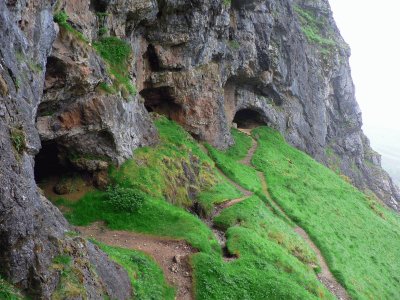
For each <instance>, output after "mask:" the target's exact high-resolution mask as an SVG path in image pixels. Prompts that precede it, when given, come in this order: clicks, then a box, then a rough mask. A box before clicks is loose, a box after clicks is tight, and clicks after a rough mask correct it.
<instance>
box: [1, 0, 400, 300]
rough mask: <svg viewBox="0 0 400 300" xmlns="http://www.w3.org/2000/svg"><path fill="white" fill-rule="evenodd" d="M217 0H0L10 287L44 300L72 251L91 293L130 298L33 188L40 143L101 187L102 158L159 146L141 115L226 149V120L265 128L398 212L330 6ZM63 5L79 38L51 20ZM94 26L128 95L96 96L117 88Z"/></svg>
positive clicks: (4, 240) (4, 259)
mask: <svg viewBox="0 0 400 300" xmlns="http://www.w3.org/2000/svg"><path fill="white" fill-rule="evenodd" d="M226 2H227V1H223V0H202V1H199V0H187V1H181V0H158V1H156V0H129V1H128V0H114V1H108V0H83V1H81V0H68V1H66V0H59V1H50V0H48V1H33V0H12V1H11V0H8V1H5V0H0V59H1V60H0V99H1V102H0V162H1V168H0V266H1V267H0V272H1V273H3V274H4V275H6V276H7V277H8V278H9V279H10V280H11V281H13V282H14V283H16V284H17V285H18V286H19V287H21V288H22V289H25V290H29V291H30V292H31V294H33V295H34V296H37V297H44V298H48V297H50V295H51V294H52V293H53V292H54V290H55V289H56V287H57V284H58V282H59V275H58V272H57V271H56V270H55V269H54V268H51V265H52V261H53V259H54V257H56V256H57V255H59V254H62V253H65V251H66V250H65V249H66V248H68V249H82V251H81V252H82V253H85V254H84V256H85V261H86V262H85V264H84V266H86V267H87V266H88V265H90V264H91V265H93V266H95V269H96V272H97V275H96V276H98V279H96V280H95V279H94V277H96V276H94V274H92V273H90V272H89V271H88V270H87V269H85V267H82V268H81V272H82V274H83V275H84V278H86V279H85V280H86V281H85V287H86V290H87V291H88V292H87V293H88V295H87V296H88V297H89V298H99V297H102V296H101V295H104V294H108V295H109V296H110V297H111V298H120V299H124V298H127V297H129V294H130V291H131V289H130V287H129V280H128V279H127V275H126V273H125V272H124V271H122V270H121V269H120V268H119V267H118V266H116V265H115V264H112V263H110V262H108V261H107V260H106V258H105V257H104V254H102V253H101V252H100V251H99V250H98V249H97V248H96V247H94V246H93V245H91V244H90V243H86V242H84V241H81V240H79V239H72V238H68V237H65V232H66V231H67V230H68V224H67V222H66V221H65V219H64V218H63V216H62V215H61V214H60V212H59V211H58V210H57V209H56V208H54V207H53V206H52V205H51V204H50V203H49V202H48V201H47V200H46V199H45V198H44V197H43V196H41V195H40V193H39V192H38V188H37V186H36V183H35V180H34V171H33V166H34V157H35V155H37V153H38V152H39V151H40V148H41V144H42V145H44V146H46V145H51V147H54V149H57V151H59V155H58V156H57V157H55V159H56V160H57V159H60V160H63V161H68V163H70V164H71V165H72V166H73V167H74V168H76V169H77V170H85V171H87V172H90V173H93V174H94V175H95V176H94V177H95V178H98V181H99V185H105V184H106V178H105V176H104V170H105V169H106V168H107V166H108V165H109V164H110V163H115V164H120V163H122V162H123V161H124V160H125V159H127V158H128V157H130V156H131V155H132V151H133V149H135V148H137V147H140V146H144V145H150V144H153V143H156V142H157V133H156V131H155V129H154V126H153V125H152V122H151V119H150V117H149V115H148V111H155V112H158V113H161V114H164V115H166V116H168V117H169V118H171V119H173V120H175V121H177V122H179V123H180V124H182V125H183V126H184V127H185V128H186V129H187V130H188V131H189V132H191V134H192V135H193V136H194V137H196V138H198V139H200V140H206V141H209V142H211V143H213V144H214V145H215V146H217V147H220V148H225V147H227V146H229V145H230V144H232V142H233V140H232V137H231V135H230V128H231V127H232V126H235V124H234V120H235V123H239V126H252V124H253V123H257V124H267V125H269V126H271V127H274V128H276V129H278V130H279V131H280V132H281V133H282V134H283V135H284V136H285V138H286V139H287V141H288V142H290V143H291V144H292V145H294V146H296V147H297V148H299V149H302V150H304V151H306V152H307V153H309V154H310V155H311V156H313V157H314V158H316V159H317V160H319V161H321V162H323V163H325V164H326V165H329V166H330V167H331V168H333V169H335V170H338V171H340V172H342V173H343V174H344V175H346V176H348V177H350V178H351V180H352V181H353V182H354V184H355V185H356V186H358V187H359V188H361V189H364V190H371V191H373V192H374V193H375V194H376V195H377V196H378V197H379V198H380V199H382V200H383V201H384V202H385V203H386V204H387V205H389V206H390V207H392V208H393V209H395V210H399V209H400V208H399V204H398V203H399V201H400V191H399V189H398V188H397V187H396V186H395V185H394V184H393V182H392V180H391V179H390V177H389V176H388V175H387V174H386V172H384V171H383V170H382V168H381V167H380V156H379V154H377V153H376V152H374V151H373V150H372V149H371V147H370V145H369V141H368V139H367V138H366V137H365V135H364V134H363V132H362V130H361V126H362V120H361V112H360V109H359V107H358V105H357V102H356V100H355V97H354V86H353V83H352V79H351V74H350V68H349V63H348V57H349V55H350V51H349V49H348V46H347V45H346V43H345V42H344V41H343V39H342V38H341V36H340V33H339V31H338V29H337V28H336V25H335V23H334V20H333V18H332V13H331V11H330V7H329V4H328V1H327V0H294V1H289V0H268V1H265V0H263V1H262V0H247V1H244V0H232V1H231V3H230V4H228V3H226ZM60 10H64V11H65V12H66V13H67V14H68V16H69V20H68V24H69V25H70V26H71V27H72V28H74V30H76V31H77V32H80V33H81V34H82V35H83V37H84V38H85V41H82V40H80V39H79V38H77V37H76V35H75V36H74V34H71V32H68V31H65V30H63V29H62V28H60V27H59V26H58V25H57V24H55V23H54V22H53V13H54V11H60ZM104 29H106V31H108V33H109V34H110V35H112V36H117V37H119V38H120V39H124V40H125V41H127V42H128V43H129V45H130V47H131V49H132V54H131V56H130V57H129V66H128V73H129V74H128V80H129V81H130V82H131V83H132V84H135V85H136V87H137V90H138V94H137V95H132V94H129V93H126V91H125V92H124V90H123V89H122V90H121V91H118V92H115V93H105V92H104V91H101V89H99V86H100V84H101V83H111V82H112V81H113V76H112V75H110V72H109V70H108V66H107V63H106V62H105V61H104V60H103V59H102V58H101V57H100V56H99V55H98V53H97V52H96V51H95V50H94V47H93V44H94V42H95V41H97V40H99V35H100V32H101V31H102V30H104ZM247 119H248V120H247ZM46 147H47V146H46ZM51 147H50V148H48V149H53V148H51ZM182 167H183V169H184V171H185V175H186V177H187V178H189V179H190V180H195V178H194V177H196V172H192V171H191V170H189V169H188V168H187V167H185V166H182ZM192 177H193V178H192ZM193 193H194V192H193ZM67 252H68V251H67ZM68 253H69V254H71V255H72V256H73V253H75V252H74V251H72V252H71V251H69V252H68ZM77 268H79V266H77ZM92 279H93V280H92Z"/></svg>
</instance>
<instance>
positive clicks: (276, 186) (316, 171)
mask: <svg viewBox="0 0 400 300" xmlns="http://www.w3.org/2000/svg"><path fill="white" fill-rule="evenodd" d="M253 135H254V136H255V137H256V138H257V140H258V143H259V147H258V149H257V151H256V153H255V156H254V158H253V164H254V165H255V166H257V168H258V169H259V170H261V171H263V172H264V174H265V176H266V178H267V181H268V185H269V189H270V193H271V195H272V197H273V198H274V200H275V201H276V202H277V203H279V205H280V206H281V207H282V208H283V209H284V210H285V212H286V213H287V214H288V215H289V216H290V217H291V218H292V220H294V221H296V222H297V223H298V224H299V225H300V226H301V227H302V228H303V229H305V230H306V231H307V233H308V234H309V235H310V236H311V238H312V239H313V241H314V243H315V244H316V245H317V246H318V247H319V248H320V250H321V252H322V253H323V255H324V257H325V259H326V260H327V262H328V265H329V267H330V269H331V271H332V273H333V274H334V275H335V276H336V278H337V279H338V280H339V281H340V282H341V284H342V285H343V286H344V287H345V288H346V289H347V291H348V292H349V293H350V295H351V296H352V298H354V299H377V298H379V299H396V298H397V297H398V291H399V289H400V276H399V273H398V270H399V269H400V262H399V260H398V259H397V257H396V255H395V254H394V252H393V249H400V218H399V216H398V215H395V214H394V213H392V212H391V211H389V210H388V209H386V208H384V207H383V206H381V205H380V204H379V203H377V202H376V201H375V200H374V199H372V198H367V197H366V196H365V195H364V194H363V193H361V192H360V191H359V190H357V189H356V188H354V187H353V186H352V185H350V184H349V183H347V182H346V181H344V180H343V179H342V178H341V177H340V176H338V175H337V174H335V173H334V172H333V171H332V170H330V169H328V168H326V167H325V166H323V165H321V164H319V163H317V162H316V161H315V160H313V159H312V158H311V157H309V156H308V155H306V154H305V153H303V152H301V151H299V150H297V149H295V148H293V147H291V146H289V145H288V144H287V143H286V142H285V140H284V139H283V138H282V136H281V135H280V134H279V133H278V132H276V131H275V130H272V129H270V128H266V127H263V128H258V129H256V130H254V131H253ZM371 203H374V204H371Z"/></svg>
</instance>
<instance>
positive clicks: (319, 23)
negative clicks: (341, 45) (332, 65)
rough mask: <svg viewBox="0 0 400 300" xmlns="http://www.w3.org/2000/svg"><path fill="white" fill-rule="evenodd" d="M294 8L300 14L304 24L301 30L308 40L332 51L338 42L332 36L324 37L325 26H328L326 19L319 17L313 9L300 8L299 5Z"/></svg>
mask: <svg viewBox="0 0 400 300" xmlns="http://www.w3.org/2000/svg"><path fill="white" fill-rule="evenodd" d="M294 10H295V12H296V13H297V15H298V16H299V19H300V23H301V25H302V27H301V30H302V32H303V33H304V35H305V36H306V37H307V39H308V41H309V42H310V43H313V44H317V45H319V46H321V48H322V50H323V51H322V52H324V53H328V52H330V50H331V49H332V48H334V47H335V46H336V42H335V41H334V40H333V39H332V38H330V37H328V38H327V37H324V28H326V27H327V26H328V25H327V22H326V20H324V19H322V18H321V17H319V18H317V16H316V15H315V13H314V12H313V11H311V10H306V9H303V8H300V7H299V6H295V7H294ZM324 50H325V51H324Z"/></svg>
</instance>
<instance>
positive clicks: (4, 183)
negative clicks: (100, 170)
mask: <svg viewBox="0 0 400 300" xmlns="http://www.w3.org/2000/svg"><path fill="white" fill-rule="evenodd" d="M18 25H19V26H18ZM55 37H56V32H55V30H54V24H53V16H52V11H51V3H50V1H29V2H26V1H8V2H7V3H6V2H4V1H3V0H1V1H0V49H1V50H0V78H1V80H0V81H1V84H0V85H1V93H0V98H1V99H0V100H1V101H0V166H1V168H0V273H1V275H4V276H6V277H7V278H8V279H9V280H10V281H12V282H13V283H14V284H16V286H18V287H19V288H21V289H22V290H24V291H26V292H28V293H29V294H30V295H31V296H32V297H33V298H41V299H42V298H43V299H48V298H50V296H51V295H52V294H53V293H54V290H55V289H56V288H57V286H58V283H59V281H60V272H59V271H58V270H57V269H56V268H53V265H54V261H55V259H56V258H57V257H58V256H60V255H69V256H70V257H71V260H72V263H73V264H74V268H75V269H74V270H75V272H76V273H79V274H82V276H83V278H85V274H87V278H85V280H84V281H83V283H82V284H83V286H84V288H85V291H86V296H87V297H88V298H90V299H98V298H103V297H104V296H105V295H109V296H110V297H111V298H113V299H114V298H118V299H127V298H129V297H130V294H131V287H130V282H129V278H128V275H127V273H126V272H125V271H124V270H122V269H121V267H119V266H117V265H116V264H115V263H112V262H110V261H108V260H107V258H106V257H105V254H103V253H102V252H101V251H100V250H98V248H97V247H95V246H93V245H91V244H90V243H88V242H86V241H81V240H79V239H76V238H75V239H73V238H71V237H67V236H65V234H66V232H67V231H68V229H69V226H68V224H67V222H66V220H65V219H64V217H63V216H62V214H61V213H60V212H59V210H58V209H57V208H55V207H54V206H53V205H52V204H51V203H50V202H49V201H48V200H47V199H46V198H44V197H43V196H42V195H40V193H39V190H38V188H37V186H36V183H35V178H34V172H33V166H34V159H33V158H34V155H35V154H36V153H37V152H38V151H39V149H40V138H39V134H38V131H37V130H36V128H35V117H36V112H37V108H38V105H39V102H40V100H41V96H42V92H43V84H44V74H45V66H46V60H47V56H48V55H49V54H50V50H51V46H52V43H53V41H54V39H55ZM74 248H75V249H79V254H81V256H80V257H79V261H80V264H76V265H75V261H76V257H77V255H78V253H77V252H76V251H72V252H68V249H74ZM88 272H89V273H88ZM94 278H96V280H94Z"/></svg>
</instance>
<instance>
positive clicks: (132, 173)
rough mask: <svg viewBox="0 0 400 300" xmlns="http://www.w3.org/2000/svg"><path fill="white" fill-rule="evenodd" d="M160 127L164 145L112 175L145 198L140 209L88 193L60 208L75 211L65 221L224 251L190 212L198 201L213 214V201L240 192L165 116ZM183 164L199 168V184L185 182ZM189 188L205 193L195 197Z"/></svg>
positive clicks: (141, 154) (139, 152)
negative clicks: (117, 205)
mask: <svg viewBox="0 0 400 300" xmlns="http://www.w3.org/2000/svg"><path fill="white" fill-rule="evenodd" d="M155 123H156V126H157V128H158V130H159V133H160V143H159V145H157V146H155V147H144V148H141V149H138V150H137V151H136V152H135V157H134V159H131V160H128V161H127V162H126V163H125V164H124V165H123V166H122V167H121V168H120V169H113V170H112V171H111V172H110V178H111V180H112V181H113V182H114V183H115V184H117V185H119V186H121V187H124V188H130V189H133V190H137V191H138V192H140V193H141V194H143V195H144V197H145V199H144V201H143V203H142V207H141V208H140V209H139V210H138V211H132V212H129V211H116V210H115V207H114V205H112V203H110V202H109V201H108V200H109V199H108V197H107V194H106V193H105V192H101V191H95V192H91V193H88V194H86V195H85V196H84V197H83V198H82V199H81V200H80V201H78V202H77V203H69V202H68V201H59V202H58V204H59V205H64V206H67V207H69V208H70V209H71V210H70V211H69V212H68V213H66V217H67V218H68V220H69V221H70V222H71V223H73V224H75V225H81V226H86V225H89V224H90V223H92V222H94V221H97V220H103V221H105V222H106V223H107V225H108V227H109V228H111V229H119V230H132V231H137V232H143V233H148V234H155V235H160V236H167V237H171V238H177V239H185V240H186V241H188V242H189V243H190V244H191V245H193V246H194V247H196V248H198V249H199V250H201V251H204V252H207V253H214V252H217V253H219V252H220V247H219V245H218V243H217V241H216V240H215V238H214V236H213V234H212V232H211V230H210V229H209V228H208V227H207V226H206V225H205V224H204V223H203V222H202V221H201V220H200V219H199V218H198V217H196V216H194V215H192V214H190V213H189V212H187V211H186V208H188V207H190V206H192V205H193V203H194V201H198V202H199V203H200V204H201V205H203V206H204V208H205V210H208V211H209V210H210V207H211V206H212V204H213V203H216V202H220V201H223V200H227V199H232V198H237V197H240V196H241V193H240V192H239V191H238V190H237V189H236V188H235V187H233V186H232V185H231V184H229V183H228V182H227V181H226V179H224V178H223V177H222V176H219V175H218V173H217V172H216V171H215V169H214V167H213V166H214V164H213V162H212V160H211V159H210V158H209V157H208V156H207V155H206V154H205V153H204V152H203V151H202V150H201V149H200V147H199V145H198V144H197V142H195V141H194V140H193V138H192V137H191V136H190V135H189V134H188V133H187V132H185V131H184V130H183V129H182V128H181V127H180V126H178V125H177V124H176V123H174V122H172V121H169V120H167V119H166V118H164V117H161V118H159V119H158V120H157V121H156V122H155ZM183 165H186V166H187V168H188V169H196V170H197V171H196V170H192V171H193V172H194V173H196V172H197V175H196V176H195V177H196V182H190V181H189V180H188V179H185V176H184V172H183ZM193 165H194V167H193ZM190 189H197V190H199V191H202V193H200V194H199V196H198V197H197V199H191V198H190V196H189V190H190Z"/></svg>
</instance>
